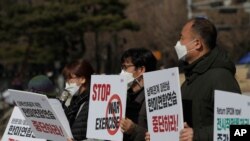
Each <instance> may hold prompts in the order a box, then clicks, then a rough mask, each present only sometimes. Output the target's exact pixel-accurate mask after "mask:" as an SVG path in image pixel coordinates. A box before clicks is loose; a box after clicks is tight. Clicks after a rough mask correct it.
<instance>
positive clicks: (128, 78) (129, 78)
mask: <svg viewBox="0 0 250 141" xmlns="http://www.w3.org/2000/svg"><path fill="white" fill-rule="evenodd" d="M120 75H124V76H125V77H126V82H127V85H128V88H130V87H131V85H132V84H133V81H134V79H135V78H134V77H133V73H129V72H126V71H124V70H122V71H121V73H120Z"/></svg>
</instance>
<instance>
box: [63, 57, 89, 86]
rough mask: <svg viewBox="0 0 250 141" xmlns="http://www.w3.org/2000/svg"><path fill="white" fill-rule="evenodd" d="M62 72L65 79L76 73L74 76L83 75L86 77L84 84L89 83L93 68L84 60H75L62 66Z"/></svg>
mask: <svg viewBox="0 0 250 141" xmlns="http://www.w3.org/2000/svg"><path fill="white" fill-rule="evenodd" d="M62 73H63V76H64V78H66V79H70V78H72V74H74V75H76V77H84V78H85V79H86V84H89V83H90V79H91V75H92V74H93V73H94V69H93V67H92V66H91V64H90V63H89V62H87V61H86V60H76V61H73V62H71V63H69V64H67V65H66V66H65V67H64V68H63V72H62Z"/></svg>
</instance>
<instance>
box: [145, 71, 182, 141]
mask: <svg viewBox="0 0 250 141" xmlns="http://www.w3.org/2000/svg"><path fill="white" fill-rule="evenodd" d="M143 77H144V89H145V100H146V108H147V118H148V131H149V133H150V139H151V141H166V140H170V141H177V140H179V134H180V130H181V129H183V112H182V100H181V91H180V82H179V70H178V68H170V69H164V70H159V71H154V72H148V73H144V74H143Z"/></svg>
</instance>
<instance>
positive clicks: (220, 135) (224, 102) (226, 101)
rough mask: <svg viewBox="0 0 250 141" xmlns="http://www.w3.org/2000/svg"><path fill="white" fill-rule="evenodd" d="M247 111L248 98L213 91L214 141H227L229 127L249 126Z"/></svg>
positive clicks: (249, 115) (248, 113)
mask: <svg viewBox="0 0 250 141" xmlns="http://www.w3.org/2000/svg"><path fill="white" fill-rule="evenodd" d="M249 109H250V97H249V96H245V95H240V94H237V93H232V92H225V91H219V90H215V100H214V141H229V140H230V132H229V129H230V125H250V112H249ZM249 132H250V131H249ZM248 139H249V138H248ZM238 140H240V139H238Z"/></svg>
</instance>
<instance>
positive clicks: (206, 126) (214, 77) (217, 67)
mask: <svg viewBox="0 0 250 141" xmlns="http://www.w3.org/2000/svg"><path fill="white" fill-rule="evenodd" d="M216 40H217V31H216V28H215V26H214V24H213V23H211V22H210V21H209V20H207V19H205V18H194V19H191V20H190V21H188V22H187V23H186V24H185V25H184V27H183V29H182V32H181V38H180V40H179V41H178V42H177V44H176V46H175V50H176V52H177V56H178V58H179V60H181V61H184V62H185V63H184V66H183V70H184V73H185V77H186V79H185V81H184V83H183V84H182V86H181V92H182V99H183V100H187V101H190V104H189V105H186V106H190V107H191V109H192V110H191V111H190V112H184V113H188V115H184V117H185V116H190V117H191V122H190V123H187V122H185V123H184V129H183V130H181V132H180V141H212V140H213V119H214V90H223V91H229V92H235V93H241V90H240V87H239V84H238V82H237V80H236V79H235V72H236V69H235V64H234V63H233V62H232V61H231V60H230V59H229V57H228V56H227V54H226V52H225V51H223V50H222V49H220V48H219V47H217V46H216ZM183 109H184V110H185V109H188V108H185V105H183Z"/></svg>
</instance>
